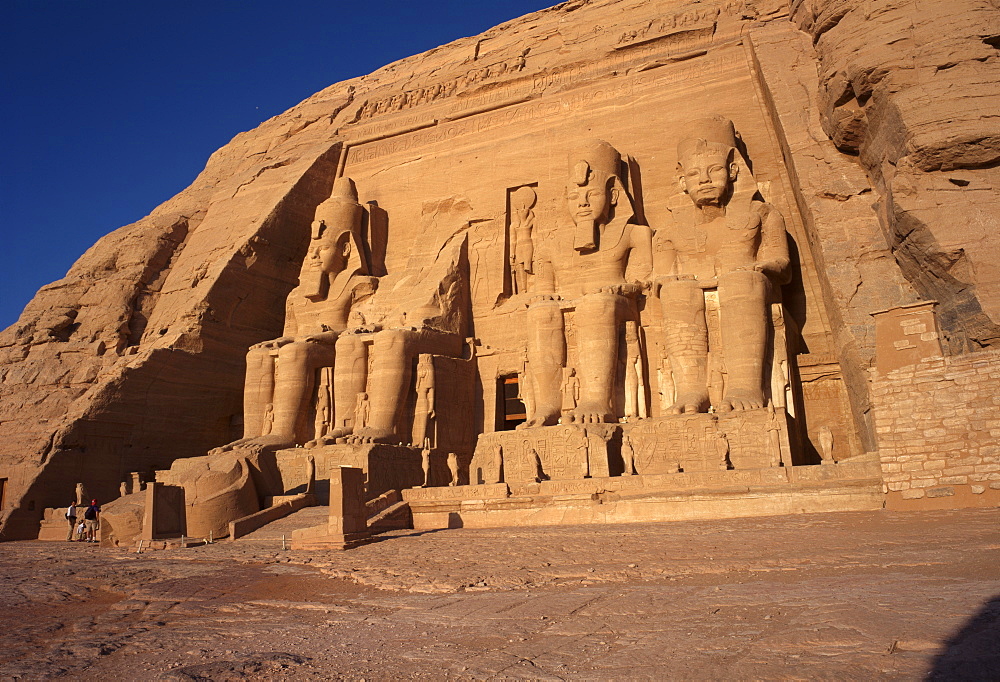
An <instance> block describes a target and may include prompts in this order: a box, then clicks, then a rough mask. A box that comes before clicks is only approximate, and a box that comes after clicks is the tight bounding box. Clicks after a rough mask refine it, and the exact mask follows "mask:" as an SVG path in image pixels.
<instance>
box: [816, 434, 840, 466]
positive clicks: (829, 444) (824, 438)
mask: <svg viewBox="0 0 1000 682" xmlns="http://www.w3.org/2000/svg"><path fill="white" fill-rule="evenodd" d="M818 435H819V456H820V457H822V458H823V459H822V464H836V463H837V460H836V459H834V457H833V431H831V430H830V427H829V426H827V425H826V424H824V425H823V426H821V427H819V429H818Z"/></svg>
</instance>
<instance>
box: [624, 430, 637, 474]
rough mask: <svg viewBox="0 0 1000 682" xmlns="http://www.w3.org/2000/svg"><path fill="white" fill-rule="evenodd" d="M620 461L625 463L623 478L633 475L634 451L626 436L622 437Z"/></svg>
mask: <svg viewBox="0 0 1000 682" xmlns="http://www.w3.org/2000/svg"><path fill="white" fill-rule="evenodd" d="M622 460H623V461H624V462H625V471H624V472H623V474H624V475H625V476H631V475H632V474H634V473H635V449H634V448H633V447H632V439H631V438H629V437H628V436H624V437H622Z"/></svg>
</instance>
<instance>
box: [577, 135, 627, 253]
mask: <svg viewBox="0 0 1000 682" xmlns="http://www.w3.org/2000/svg"><path fill="white" fill-rule="evenodd" d="M621 161H622V157H621V154H619V153H618V150H617V149H615V148H614V147H612V146H611V145H610V144H608V143H607V142H605V141H604V140H598V139H596V138H591V139H585V140H582V141H581V142H580V144H579V145H578V146H576V147H575V148H574V149H572V150H571V151H570V152H569V154H568V156H567V167H568V170H569V179H570V182H571V183H573V184H575V185H577V186H578V187H585V186H587V185H591V184H599V185H602V186H603V187H604V188H605V189H606V190H611V189H615V190H617V192H618V203H619V204H621V206H615V207H610V206H609V213H608V219H609V220H608V225H609V226H610V224H611V222H612V220H614V222H616V223H620V225H617V226H616V228H615V229H614V232H615V234H603V233H602V235H601V239H602V240H603V239H605V238H608V239H609V240H610V241H611V243H612V245H614V244H617V243H618V241H619V240H620V239H621V237H622V232H623V231H624V225H625V223H627V222H628V221H629V220H630V219H631V218H632V216H633V215H635V210H634V208H633V207H632V200H631V199H630V198H629V197H628V194H627V193H626V192H625V186H624V183H623V182H622V177H621V167H622V162H621ZM597 246H598V242H597V235H596V230H594V227H593V226H590V225H577V230H576V232H575V233H574V235H573V248H575V249H576V250H578V251H588V250H591V249H595V248H597Z"/></svg>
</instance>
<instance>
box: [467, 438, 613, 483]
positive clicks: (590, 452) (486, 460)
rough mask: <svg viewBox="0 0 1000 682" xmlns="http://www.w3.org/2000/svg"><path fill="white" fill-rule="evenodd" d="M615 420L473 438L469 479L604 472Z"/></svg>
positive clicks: (552, 477) (543, 478) (528, 478)
mask: <svg viewBox="0 0 1000 682" xmlns="http://www.w3.org/2000/svg"><path fill="white" fill-rule="evenodd" d="M617 430H618V425H617V424H565V425H561V426H543V427H538V428H533V429H524V430H516V431H498V432H495V433H490V434H483V435H481V436H480V437H479V442H478V443H477V445H476V452H475V454H474V455H473V458H472V465H471V466H470V468H469V481H470V483H472V484H473V485H475V484H477V483H497V482H499V481H500V474H501V471H500V470H501V469H502V477H503V481H504V482H506V483H527V482H532V481H547V480H566V479H582V478H590V477H596V476H609V475H610V469H609V465H610V459H609V454H608V451H609V443H608V441H609V440H610V439H611V438H612V436H613V435H614V434H615V433H616V432H617Z"/></svg>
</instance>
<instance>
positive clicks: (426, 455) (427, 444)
mask: <svg viewBox="0 0 1000 682" xmlns="http://www.w3.org/2000/svg"><path fill="white" fill-rule="evenodd" d="M420 468H422V469H423V470H424V485H423V487H424V488H427V487H429V486H430V484H431V441H430V439H429V438H428V439H427V440H425V441H424V449H423V450H421V451H420Z"/></svg>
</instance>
